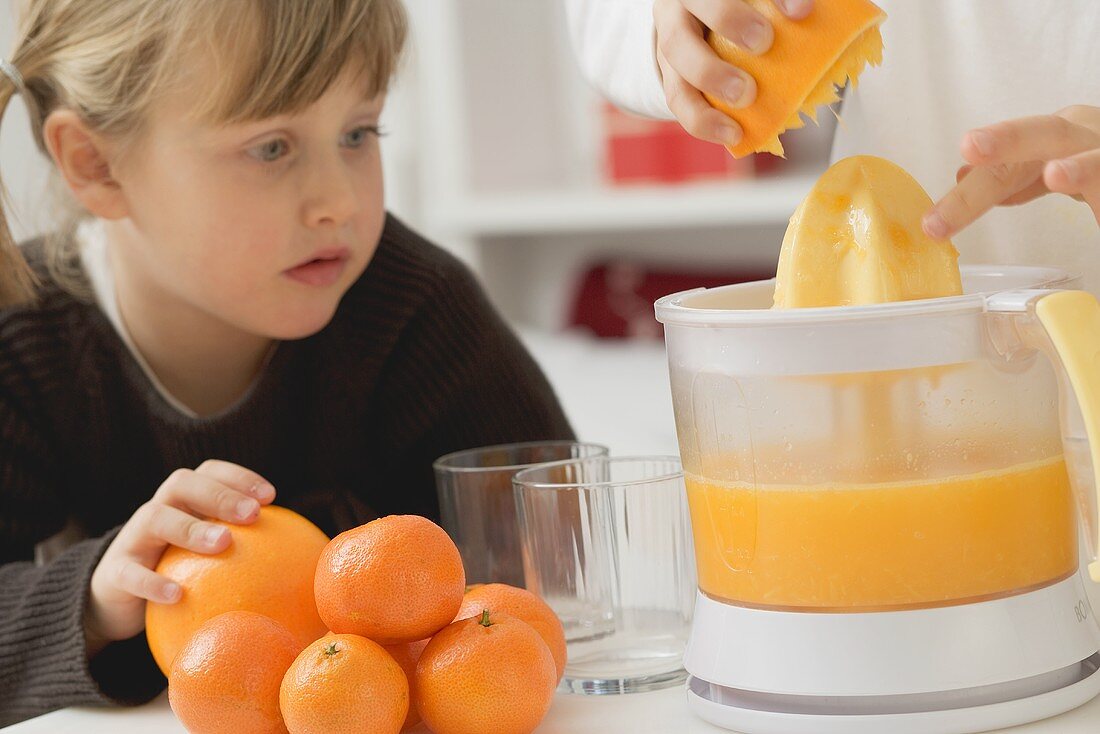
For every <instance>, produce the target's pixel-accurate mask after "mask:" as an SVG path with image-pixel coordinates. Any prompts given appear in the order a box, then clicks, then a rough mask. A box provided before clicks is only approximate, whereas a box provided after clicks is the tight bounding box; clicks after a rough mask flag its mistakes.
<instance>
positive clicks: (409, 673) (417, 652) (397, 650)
mask: <svg viewBox="0 0 1100 734" xmlns="http://www.w3.org/2000/svg"><path fill="white" fill-rule="evenodd" d="M428 642H429V640H418V641H417V642H402V643H400V644H398V645H385V646H384V648H383V649H384V650H385V651H386V652H388V653H389V654H390V656H391V657H392V658H393V659H394V660H396V661H397V664H398V665H400V666H401V670H403V671H405V677H406V678H408V680H409V701H410V702H411V701H413V700H415V699H416V663H417V661H418V660H420V656H421V654H423V652H424V648H425V647H427V646H428ZM419 723H420V714H419V713H418V712H417V710H416V706H413V705H412V704H411V703H410V704H409V715H408V716H406V717H405V723H404V724H403V725H402V726H401V729H402V731H404V730H405V729H411V728H413V727H414V726H416V725H417V724H419Z"/></svg>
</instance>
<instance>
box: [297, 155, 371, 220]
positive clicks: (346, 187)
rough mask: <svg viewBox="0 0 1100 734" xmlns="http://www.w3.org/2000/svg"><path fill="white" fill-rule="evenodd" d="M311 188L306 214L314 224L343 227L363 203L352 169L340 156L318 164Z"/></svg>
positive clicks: (311, 180)
mask: <svg viewBox="0 0 1100 734" xmlns="http://www.w3.org/2000/svg"><path fill="white" fill-rule="evenodd" d="M307 192H308V193H307V197H306V201H305V205H304V212H303V215H304V217H305V220H306V221H305V224H306V225H307V226H310V227H320V226H325V225H328V226H336V227H340V226H342V225H344V224H346V223H347V222H348V221H349V220H350V219H351V218H352V217H353V216H354V215H355V213H356V212H358V211H359V208H360V206H361V204H362V203H361V202H360V201H359V195H358V192H357V191H356V187H355V183H354V180H353V178H352V175H351V172H350V171H349V170H348V169H347V167H346V166H345V165H344V163H343V162H342V161H341V160H339V159H337V160H335V161H330V162H327V163H326V164H325V165H321V166H317V167H316V168H315V171H314V172H313V173H312V174H311V176H310V182H309V184H308V186H307Z"/></svg>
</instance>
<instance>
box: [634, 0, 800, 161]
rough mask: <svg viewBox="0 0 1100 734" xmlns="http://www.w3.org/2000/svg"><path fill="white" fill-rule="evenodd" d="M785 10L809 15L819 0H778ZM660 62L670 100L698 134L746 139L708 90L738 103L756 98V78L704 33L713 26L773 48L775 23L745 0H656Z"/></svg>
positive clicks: (731, 141)
mask: <svg viewBox="0 0 1100 734" xmlns="http://www.w3.org/2000/svg"><path fill="white" fill-rule="evenodd" d="M773 2H775V4H776V6H777V7H778V8H779V10H780V12H782V13H783V14H784V15H786V16H788V17H790V18H794V19H799V18H804V17H806V16H807V15H809V13H810V11H811V10H812V8H813V0H773ZM653 23H654V27H655V28H656V29H657V65H658V66H659V67H660V70H661V79H662V84H663V85H664V89H665V100H666V101H667V102H668V107H669V109H670V110H672V114H674V115H675V116H676V118H677V119H678V120H679V121H680V124H681V125H683V127H684V129H685V130H687V131H688V132H689V133H691V134H692V135H694V136H695V137H697V138H700V139H702V140H708V141H710V142H712V143H720V144H722V145H736V144H737V143H738V142H739V141H740V140H741V135H742V132H741V126H740V125H738V124H737V123H736V122H734V121H733V120H731V119H730V118H729V117H727V116H726V115H724V114H723V113H721V112H719V111H718V110H716V109H714V108H713V107H711V106H710V105H709V104H707V101H706V99H704V98H703V94H702V93H703V92H706V93H708V94H711V95H713V96H715V97H720V98H722V99H725V100H726V101H727V103H728V104H729V105H730V106H731V107H734V108H741V107H748V106H749V105H750V104H752V103H753V100H755V99H756V80H754V79H753V78H752V77H751V76H749V75H748V74H746V73H745V72H744V71H742V70H741V69H738V68H737V67H736V66H733V65H732V64H728V63H726V62H725V61H723V60H722V59H721V58H719V56H718V54H716V53H715V52H714V49H712V48H711V47H710V46H709V45H708V44H707V42H706V40H705V39H704V37H703V31H704V28H711V29H712V30H714V31H715V32H716V33H719V34H721V35H723V36H725V37H726V38H728V39H730V40H731V41H733V42H734V43H737V44H739V45H741V46H743V47H744V48H746V49H748V50H749V51H751V52H753V53H756V54H762V53H764V52H765V51H767V50H768V49H769V48H771V45H772V40H773V37H774V36H773V32H772V26H771V24H770V23H769V22H768V20H767V19H766V18H765V17H764V16H763V15H761V14H760V13H758V12H757V11H755V10H753V9H752V7H751V6H750V5H749V4H748V3H747V2H745V0H654V3H653Z"/></svg>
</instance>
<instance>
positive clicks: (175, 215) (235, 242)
mask: <svg viewBox="0 0 1100 734" xmlns="http://www.w3.org/2000/svg"><path fill="white" fill-rule="evenodd" d="M361 82H362V80H361V79H356V78H353V76H352V75H350V74H348V75H345V78H342V79H341V80H340V81H339V82H338V83H334V84H333V85H332V86H331V87H330V88H329V89H328V90H327V91H326V92H325V94H324V95H323V96H322V97H321V98H320V99H318V100H317V101H316V102H314V103H313V104H312V105H310V106H309V107H307V108H306V109H304V110H302V111H301V112H299V113H296V114H293V115H285V116H280V117H275V118H272V119H268V120H263V121H260V122H248V123H240V124H232V125H228V126H215V125H211V124H206V123H201V122H198V121H195V120H194V119H192V117H191V116H189V115H188V104H187V99H185V97H186V95H180V98H179V99H172V100H167V101H165V102H164V103H162V104H161V105H160V106H159V108H158V109H156V110H154V111H153V114H152V116H151V119H150V120H149V127H148V129H147V130H146V131H145V133H144V135H143V137H142V139H141V141H140V142H139V143H138V146H137V147H136V148H135V149H134V150H132V151H130V152H129V153H128V154H127V156H126V159H125V162H124V163H123V165H122V166H120V168H119V169H118V170H116V171H114V172H113V175H114V177H115V179H116V180H117V181H118V183H119V185H120V186H121V189H122V192H123V194H124V196H125V198H126V206H127V210H128V216H127V218H126V219H124V220H121V221H120V222H119V223H118V226H117V228H116V229H115V232H117V236H116V237H115V240H116V241H115V242H114V243H113V246H114V247H115V248H116V258H121V259H122V262H121V263H120V267H121V268H122V269H124V270H125V271H126V274H127V275H128V276H129V280H130V282H131V287H137V288H142V289H154V290H153V291H151V292H150V291H147V292H146V293H145V295H146V296H151V297H152V298H154V299H156V300H160V299H163V298H165V297H167V298H169V299H173V300H176V301H179V302H181V303H180V305H186V306H190V307H192V308H196V309H198V310H200V311H202V312H205V314H207V315H209V316H212V317H214V318H216V319H219V320H221V321H223V322H225V323H226V324H228V325H231V326H233V327H236V328H239V329H241V330H243V331H246V332H248V333H251V334H257V335H262V336H265V337H270V338H274V339H295V338H300V337H304V336H308V335H310V334H313V333H315V332H317V331H319V330H320V329H321V328H323V327H324V326H325V325H326V324H327V323H328V322H329V320H330V319H331V318H332V315H333V313H334V312H335V311H336V307H337V305H338V304H339V301H340V299H341V297H342V296H343V295H344V293H345V292H346V291H347V290H348V288H349V287H350V286H351V285H352V283H354V282H355V280H356V279H357V278H358V277H359V276H360V274H362V272H363V270H364V269H365V268H366V266H367V264H368V263H369V262H370V260H371V257H372V256H373V255H374V251H375V249H376V247H377V245H378V239H379V236H380V235H381V232H382V226H383V221H384V218H385V211H384V208H383V203H382V164H381V159H380V155H379V145H378V127H377V126H378V118H379V115H380V114H381V112H382V103H383V99H382V97H381V96H379V97H377V98H375V99H365V98H364V93H363V91H362V90H363V89H365V88H366V85H365V84H363V83H361Z"/></svg>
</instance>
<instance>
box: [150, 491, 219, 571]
mask: <svg viewBox="0 0 1100 734" xmlns="http://www.w3.org/2000/svg"><path fill="white" fill-rule="evenodd" d="M140 512H141V513H142V514H141V516H140V517H141V524H140V526H139V528H138V532H137V536H138V541H137V542H138V543H141V544H142V545H143V546H153V547H152V548H146V547H140V548H135V549H133V550H134V551H135V552H137V553H138V555H139V556H141V557H146V556H147V553H146V551H147V550H150V549H151V550H154V551H156V552H155V553H154V554H153V556H154V557H158V558H159V556H160V551H161V550H162V548H163V544H164V543H168V544H170V545H176V546H179V547H180V548H187V549H188V550H192V551H195V552H196V553H208V554H209V553H220V552H221V551H223V550H225V548H226V547H227V546H228V545H229V544H230V542H232V535H231V534H230V532H229V530H228V528H226V527H224V526H222V525H217V524H215V523H212V522H206V521H204V520H199V519H197V518H196V517H195V516H194V515H190V514H188V513H186V512H184V511H183V510H180V509H177V508H175V507H172V506H171V505H166V504H162V503H160V502H149V503H147V504H146V505H145V506H144V507H143V508H142V509H141V511H140Z"/></svg>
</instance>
